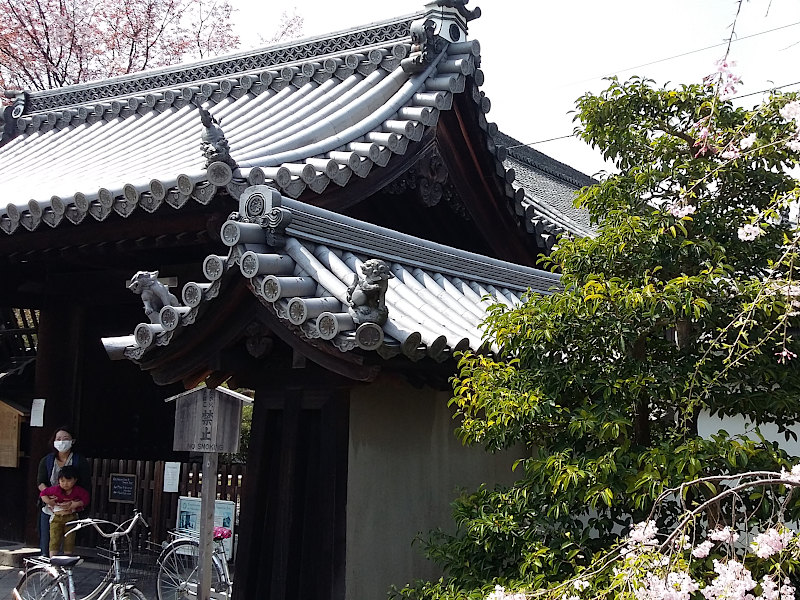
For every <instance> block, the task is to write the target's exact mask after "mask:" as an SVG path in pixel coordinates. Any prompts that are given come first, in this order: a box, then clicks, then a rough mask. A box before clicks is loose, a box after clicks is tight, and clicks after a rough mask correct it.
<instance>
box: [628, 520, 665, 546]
mask: <svg viewBox="0 0 800 600" xmlns="http://www.w3.org/2000/svg"><path fill="white" fill-rule="evenodd" d="M657 533H658V527H656V522H655V521H642V522H641V523H636V524H635V525H634V526H633V529H631V532H630V534H628V541H629V542H632V543H634V544H644V545H651V544H652V543H653V542H654V541H655V539H656V534H657Z"/></svg>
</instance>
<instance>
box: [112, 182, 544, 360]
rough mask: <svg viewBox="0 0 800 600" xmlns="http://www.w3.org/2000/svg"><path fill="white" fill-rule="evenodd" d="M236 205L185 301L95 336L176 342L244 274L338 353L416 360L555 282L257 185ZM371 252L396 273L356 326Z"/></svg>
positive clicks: (467, 340) (295, 323)
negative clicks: (123, 332) (492, 310)
mask: <svg viewBox="0 0 800 600" xmlns="http://www.w3.org/2000/svg"><path fill="white" fill-rule="evenodd" d="M240 203H241V206H240V211H239V212H238V213H233V214H232V215H231V219H230V220H228V221H227V222H226V223H225V224H224V225H223V227H222V232H221V236H222V239H223V241H225V243H226V245H228V246H229V247H230V252H229V254H228V255H227V256H219V255H211V256H208V257H207V258H206V259H205V261H204V262H203V273H204V275H205V276H206V279H207V281H205V282H202V283H195V282H191V283H188V284H186V285H185V286H184V287H183V292H182V300H183V302H182V304H181V305H180V306H176V307H172V306H167V307H164V308H163V309H162V310H161V312H160V314H159V322H158V323H155V324H152V323H141V324H139V325H138V326H137V327H136V329H135V332H134V334H133V335H130V336H127V337H122V338H112V339H107V340H104V341H105V343H106V347H107V349H108V350H109V353H110V354H111V355H112V356H113V357H116V358H122V357H123V356H124V357H127V358H130V359H133V360H136V361H138V362H141V363H144V362H147V361H148V360H150V359H151V357H150V354H152V353H156V354H157V353H158V352H159V351H160V349H161V348H163V347H166V346H171V345H178V346H179V345H180V344H181V335H182V334H183V333H184V332H185V331H186V330H189V329H191V328H192V327H197V326H198V323H201V322H202V321H203V319H213V318H215V315H216V312H215V310H214V306H215V303H221V305H225V306H228V304H229V302H228V301H226V299H225V296H226V290H227V289H232V288H233V287H234V286H235V282H236V281H237V280H241V278H245V279H246V280H247V284H248V286H247V287H248V289H249V290H250V291H251V292H252V294H254V295H255V296H256V297H257V298H258V300H259V301H260V302H261V304H262V305H264V306H265V307H267V308H268V309H269V310H270V312H271V313H272V314H274V315H276V316H277V317H278V318H279V319H280V320H281V322H282V323H283V326H284V327H286V328H289V329H291V330H292V332H293V334H299V335H300V336H301V337H305V338H306V339H308V340H310V341H314V343H325V344H330V345H332V346H334V347H335V348H337V349H338V350H339V351H341V352H349V351H352V350H360V351H375V352H377V353H378V354H380V356H382V357H384V358H389V357H392V356H395V355H399V354H403V355H405V356H407V357H409V358H411V359H413V360H418V359H420V358H422V357H424V356H429V357H431V358H433V359H435V360H444V359H446V358H447V357H449V356H452V353H453V352H455V351H458V350H466V349H472V350H476V351H477V350H479V349H485V348H486V344H485V343H484V341H483V339H482V332H481V328H480V324H481V322H482V321H483V319H484V318H485V317H486V310H487V308H488V307H489V306H491V305H493V304H497V303H500V304H504V305H506V306H508V307H513V306H517V305H518V304H519V303H520V299H521V297H522V296H523V295H524V294H525V293H526V292H527V291H529V290H530V291H534V292H539V293H544V294H549V293H551V292H552V291H554V290H555V289H557V288H558V286H559V283H558V279H559V278H558V276H557V275H554V274H552V273H549V272H547V271H542V270H539V269H533V268H530V267H525V266H521V265H515V264H511V263H507V262H504V261H500V260H495V259H490V258H487V257H485V256H480V255H475V254H472V253H469V252H465V251H462V250H458V249H455V248H449V247H445V246H442V245H439V244H435V243H433V242H430V241H427V240H423V239H419V238H414V237H411V236H407V235H404V234H401V233H399V232H396V231H391V230H388V229H385V228H382V227H378V226H375V225H371V224H369V223H364V222H360V221H356V220H355V219H351V218H348V217H345V216H343V215H340V214H337V213H334V212H330V211H327V210H324V209H321V208H318V207H314V206H311V205H308V204H304V203H302V202H297V201H293V200H291V199H288V198H280V195H279V194H278V193H277V192H276V191H274V190H271V189H270V188H268V187H266V186H253V187H251V188H248V190H247V191H246V192H245V193H244V194H243V195H242V197H241V199H240ZM374 258H377V259H381V260H383V261H384V262H385V263H386V264H387V266H388V267H389V270H390V272H391V273H392V274H393V278H392V279H389V282H388V291H387V292H386V296H385V304H386V307H387V308H388V318H387V320H386V322H385V323H383V324H376V323H362V324H358V323H356V322H354V319H353V317H352V316H351V314H350V313H349V312H348V288H349V287H351V286H352V285H353V283H354V282H355V281H357V279H358V274H359V272H360V268H361V266H362V265H363V264H364V262H365V261H367V260H368V259H374ZM226 302H227V303H226ZM228 307H229V306H228Z"/></svg>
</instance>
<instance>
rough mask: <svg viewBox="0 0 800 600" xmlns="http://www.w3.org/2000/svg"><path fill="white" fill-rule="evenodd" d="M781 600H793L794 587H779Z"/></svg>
mask: <svg viewBox="0 0 800 600" xmlns="http://www.w3.org/2000/svg"><path fill="white" fill-rule="evenodd" d="M781 600H794V586H793V585H789V584H788V583H784V584H783V585H782V586H781Z"/></svg>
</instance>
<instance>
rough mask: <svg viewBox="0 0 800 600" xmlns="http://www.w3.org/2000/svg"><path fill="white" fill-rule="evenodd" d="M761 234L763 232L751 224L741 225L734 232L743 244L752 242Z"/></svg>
mask: <svg viewBox="0 0 800 600" xmlns="http://www.w3.org/2000/svg"><path fill="white" fill-rule="evenodd" d="M763 234H764V230H763V229H761V227H759V226H758V225H753V224H752V223H747V224H745V225H742V226H741V227H739V229H737V230H736V235H738V236H739V239H740V240H742V241H743V242H752V241H753V240H754V239H756V238H757V237H759V236H761V235H763Z"/></svg>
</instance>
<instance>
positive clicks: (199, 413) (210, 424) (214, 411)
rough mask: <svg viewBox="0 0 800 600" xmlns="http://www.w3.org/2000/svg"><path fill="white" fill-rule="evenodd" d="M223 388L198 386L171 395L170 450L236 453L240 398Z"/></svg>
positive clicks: (239, 423) (239, 420) (240, 415)
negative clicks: (172, 434) (173, 406)
mask: <svg viewBox="0 0 800 600" xmlns="http://www.w3.org/2000/svg"><path fill="white" fill-rule="evenodd" d="M222 389H224V388H214V389H210V388H200V389H196V390H191V391H189V392H186V393H184V394H179V395H178V396H175V397H174V400H175V437H174V439H173V446H172V449H173V450H177V451H188V452H238V451H239V433H240V431H241V426H242V400H241V399H240V398H239V397H238V396H239V395H238V394H237V395H236V396H234V395H232V394H231V393H229V392H228V391H227V390H225V391H222Z"/></svg>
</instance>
